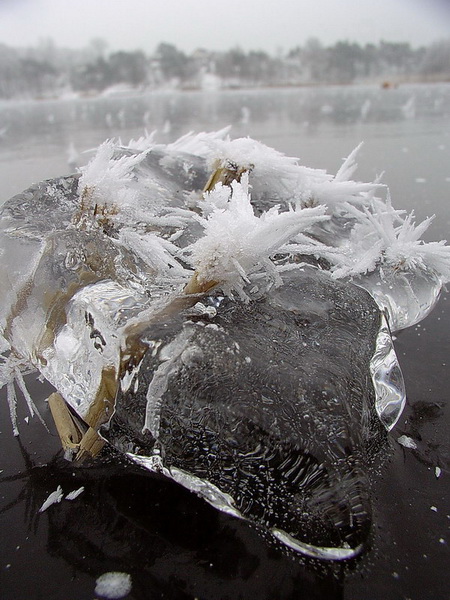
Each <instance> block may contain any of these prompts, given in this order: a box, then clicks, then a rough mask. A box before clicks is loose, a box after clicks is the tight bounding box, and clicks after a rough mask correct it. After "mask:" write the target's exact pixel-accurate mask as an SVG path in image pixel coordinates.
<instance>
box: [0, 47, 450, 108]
mask: <svg viewBox="0 0 450 600" xmlns="http://www.w3.org/2000/svg"><path fill="white" fill-rule="evenodd" d="M390 78H391V79H394V80H396V81H398V80H450V39H448V40H442V41H439V42H436V43H434V44H432V45H430V46H428V47H420V48H412V47H411V46H410V44H408V43H394V42H384V41H381V42H379V43H378V44H377V45H375V44H366V45H364V46H362V45H359V44H357V43H351V42H348V41H340V42H337V43H336V44H334V45H332V46H324V45H323V44H322V43H321V42H320V41H319V40H317V39H310V40H308V41H307V42H306V43H305V45H303V46H298V47H296V48H293V49H291V50H290V51H289V52H287V53H286V54H284V55H279V56H271V55H269V54H268V53H266V52H263V51H253V50H252V51H249V52H245V51H244V50H242V49H240V48H232V49H230V50H228V51H225V52H212V51H209V50H205V49H198V50H196V51H194V52H193V53H191V54H186V53H184V52H183V51H181V50H179V49H178V48H176V46H174V45H173V44H168V43H161V44H159V45H158V47H157V48H156V49H155V52H154V53H153V54H152V55H151V56H148V55H146V54H145V53H144V52H142V51H135V52H129V51H117V52H110V53H107V44H106V43H105V42H104V41H103V40H101V39H95V40H92V41H91V43H90V44H89V46H88V47H86V48H84V49H82V50H69V49H64V48H57V47H56V46H55V45H54V43H53V42H52V40H45V41H42V42H41V43H40V44H39V45H38V46H37V47H34V48H28V49H24V48H11V47H8V46H6V45H1V44H0V98H6V99H7V98H17V97H49V96H54V95H59V94H61V93H64V92H75V93H84V94H89V93H99V92H102V91H104V90H106V89H108V88H110V87H112V86H115V85H118V84H121V85H125V86H129V87H133V88H142V89H156V88H158V87H164V86H168V85H170V86H171V87H180V88H201V87H205V85H208V84H214V85H220V86H222V87H242V86H265V85H271V86H276V85H305V84H314V83H321V84H324V83H354V82H365V81H374V80H380V79H390ZM208 82H209V83H208Z"/></svg>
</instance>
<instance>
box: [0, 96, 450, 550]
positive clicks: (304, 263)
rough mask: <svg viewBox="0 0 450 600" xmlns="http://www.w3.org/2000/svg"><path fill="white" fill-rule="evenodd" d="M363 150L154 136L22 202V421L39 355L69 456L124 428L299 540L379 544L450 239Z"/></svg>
mask: <svg viewBox="0 0 450 600" xmlns="http://www.w3.org/2000/svg"><path fill="white" fill-rule="evenodd" d="M369 108H370V107H369ZM367 110H368V109H367ZM356 153H357V151H356V150H355V151H354V152H352V153H351V154H350V155H349V157H348V158H347V159H346V161H345V162H344V164H343V166H342V167H341V169H340V170H339V172H338V173H337V175H336V176H332V175H330V174H328V173H326V172H325V171H322V170H316V169H309V168H306V167H303V166H301V165H299V163H298V161H297V159H295V158H290V157H286V156H283V155H282V154H280V153H278V152H276V151H275V150H272V149H270V148H267V147H265V146H263V145H262V144H260V143H258V142H255V141H254V140H251V139H248V138H247V139H243V140H231V139H229V138H228V134H227V130H223V131H221V132H218V133H213V134H200V135H198V136H195V135H188V136H185V137H183V138H181V139H180V140H178V141H177V142H175V143H173V144H169V145H167V146H162V145H158V144H157V143H156V142H155V141H154V139H153V136H147V137H143V138H140V139H139V140H136V141H134V142H130V144H129V146H127V147H121V146H119V145H118V144H115V143H113V142H107V143H105V144H103V145H102V146H101V147H100V148H99V151H98V152H97V154H96V156H95V157H94V159H93V160H92V161H91V163H90V164H89V165H88V166H87V167H85V168H84V169H83V170H82V174H81V176H74V177H68V178H64V179H56V180H52V181H49V182H43V183H41V184H38V185H36V186H33V187H32V188H30V189H29V190H27V191H25V192H24V193H22V194H20V195H18V196H16V197H15V198H13V199H11V200H10V201H9V202H7V203H6V204H5V205H4V207H3V208H2V212H1V214H0V218H1V221H0V252H1V254H2V260H1V263H0V283H1V287H0V293H1V302H0V332H1V338H0V341H1V346H0V347H1V348H2V349H6V353H5V355H4V359H5V360H4V364H3V366H2V367H0V384H6V385H7V386H8V392H9V394H8V395H9V399H10V404H11V414H12V418H13V422H14V418H15V391H14V390H15V388H14V379H16V380H17V384H18V386H19V388H20V389H21V388H23V381H22V379H21V375H20V370H19V369H22V368H35V369H37V370H39V371H40V373H41V374H42V375H43V376H44V377H45V378H46V379H47V380H48V381H49V382H51V383H52V384H53V385H54V386H55V388H56V389H57V392H58V394H59V396H58V395H56V397H55V398H53V400H52V403H51V406H54V407H57V410H56V409H55V411H54V415H55V420H56V424H57V427H58V429H59V432H60V435H61V439H62V440H63V444H65V449H66V451H67V452H66V455H67V456H69V455H73V456H74V457H75V458H76V460H82V459H83V458H84V457H85V456H86V455H87V454H93V455H95V454H96V453H97V451H98V450H97V449H98V448H100V447H102V445H103V444H104V442H105V441H107V442H108V443H109V444H111V445H113V446H115V447H116V448H117V449H119V450H121V451H122V452H124V453H126V454H127V455H128V456H129V457H131V458H132V459H133V460H134V461H135V462H137V463H138V464H139V465H141V466H143V467H145V468H149V469H151V470H154V471H159V472H161V473H163V474H164V475H166V476H167V477H170V478H172V479H174V480H175V481H177V482H178V483H180V484H181V485H184V486H185V487H187V488H188V489H190V490H192V491H194V492H195V493H197V494H199V495H201V496H202V497H203V498H204V499H205V500H207V501H208V502H210V503H211V504H213V505H214V506H216V507H217V508H218V509H220V510H224V511H226V512H230V513H232V514H234V515H236V516H239V517H241V518H244V519H246V520H248V521H250V522H251V523H253V524H254V525H255V526H257V527H258V528H259V529H260V530H261V531H263V532H265V533H266V534H268V535H271V536H272V539H273V540H275V539H276V540H278V542H281V543H283V544H285V545H286V546H287V547H289V548H290V549H291V550H294V551H298V552H300V553H303V554H306V555H308V556H313V557H318V558H325V559H333V560H334V559H336V560H339V559H346V558H350V557H353V556H355V555H357V554H358V553H360V552H361V551H362V550H363V549H364V547H365V545H366V542H367V539H368V535H369V531H370V526H371V501H370V496H369V483H368V477H369V471H370V465H371V463H372V462H373V460H374V459H375V455H376V454H377V452H378V451H379V449H380V448H381V447H382V446H383V444H384V442H385V439H386V429H388V430H389V429H391V428H392V427H393V426H394V424H395V422H396V420H397V419H398V417H399V415H400V413H401V411H402V409H403V405H404V402H405V392H404V386H403V380H402V375H401V372H400V368H399V366H398V363H397V359H396V356H395V352H394V349H393V345H392V339H391V335H390V331H392V330H396V329H400V328H403V327H407V326H410V325H412V324H414V323H416V322H418V321H419V320H421V319H422V318H423V317H424V316H425V315H426V314H427V313H428V312H429V311H430V310H431V308H432V307H433V305H434V303H435V302H436V299H437V297H438V295H439V291H440V288H441V285H442V284H443V283H444V282H445V281H448V280H449V279H450V253H449V248H448V247H447V246H445V245H444V243H443V242H440V243H429V244H425V243H423V242H422V241H421V240H420V235H421V234H422V233H423V231H425V229H426V228H427V227H428V225H429V224H430V220H427V221H425V222H424V223H422V224H419V225H417V226H416V225H415V224H414V223H413V219H412V216H407V217H405V216H404V215H403V213H402V212H400V211H398V210H395V209H394V208H393V207H392V205H391V202H390V199H389V197H388V198H387V200H382V199H381V198H378V197H377V196H376V194H378V193H379V192H380V190H382V188H383V186H382V185H381V184H380V183H379V182H378V181H376V182H374V183H362V182H358V181H354V180H353V179H352V177H353V175H354V173H355V169H356ZM8 350H9V354H8ZM25 394H26V391H25ZM30 400H31V399H28V404H29V407H30V412H33V405H32V403H31V402H30ZM67 431H72V432H74V433H73V436H72V437H70V436H68V435H67ZM17 433H18V431H17ZM69 439H70V440H71V441H69V442H68V441H67V440H69Z"/></svg>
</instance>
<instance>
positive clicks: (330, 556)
mask: <svg viewBox="0 0 450 600" xmlns="http://www.w3.org/2000/svg"><path fill="white" fill-rule="evenodd" d="M127 456H128V458H130V459H131V460H132V461H133V462H134V463H136V464H138V465H140V466H141V467H144V468H145V469H147V470H149V471H152V472H156V473H162V474H163V475H165V476H166V477H168V478H169V479H172V480H173V481H176V482H177V483H179V484H180V485H182V486H183V487H185V488H186V489H188V490H189V491H191V492H194V493H195V494H197V495H198V496H200V497H201V498H203V500H206V502H208V503H209V504H211V506H213V507H214V508H216V509H218V510H220V511H222V512H224V513H226V514H228V515H232V516H233V517H238V518H239V519H243V520H244V521H248V519H247V518H246V517H245V516H244V515H243V514H242V513H241V512H240V511H239V510H238V509H237V508H236V507H235V502H234V499H233V498H232V496H230V495H229V494H226V493H224V492H222V491H221V490H220V489H219V488H218V487H217V486H215V485H214V484H213V483H211V482H210V481H208V480H207V479H200V477H196V476H195V475H191V474H190V473H187V472H186V471H183V470H182V469H178V468H177V467H170V468H167V467H165V466H164V465H163V462H162V459H161V456H159V455H153V456H141V455H139V454H133V453H131V452H127ZM270 532H271V533H272V535H273V536H274V537H275V538H276V539H277V540H278V541H280V542H282V543H283V544H285V545H286V546H288V547H289V548H291V550H294V551H295V552H299V553H300V554H303V555H304V556H308V557H310V558H320V559H324V560H348V559H350V558H354V557H356V556H358V555H359V554H361V552H362V550H363V548H364V545H363V544H358V546H356V547H355V548H352V547H350V546H348V545H343V546H342V547H323V546H314V545H313V544H308V543H306V542H302V541H300V540H297V539H296V538H293V537H292V536H291V535H289V534H288V533H286V532H285V531H283V530H282V529H277V528H275V527H274V528H272V529H271V530H270Z"/></svg>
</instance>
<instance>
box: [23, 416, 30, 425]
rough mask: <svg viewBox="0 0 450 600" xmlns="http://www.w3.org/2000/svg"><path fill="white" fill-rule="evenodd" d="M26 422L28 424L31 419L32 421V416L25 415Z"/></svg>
mask: <svg viewBox="0 0 450 600" xmlns="http://www.w3.org/2000/svg"><path fill="white" fill-rule="evenodd" d="M24 421H25V423H26V424H27V425H28V423H29V421H30V417H25V418H24Z"/></svg>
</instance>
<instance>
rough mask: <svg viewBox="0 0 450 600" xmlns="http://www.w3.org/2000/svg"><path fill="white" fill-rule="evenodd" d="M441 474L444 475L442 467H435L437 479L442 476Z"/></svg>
mask: <svg viewBox="0 0 450 600" xmlns="http://www.w3.org/2000/svg"><path fill="white" fill-rule="evenodd" d="M441 473H442V471H441V469H440V467H435V469H434V474H435V475H436V479H439V477H440V476H441Z"/></svg>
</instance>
